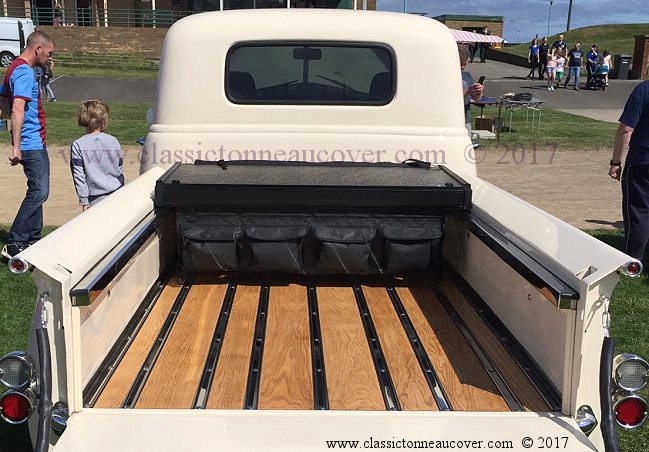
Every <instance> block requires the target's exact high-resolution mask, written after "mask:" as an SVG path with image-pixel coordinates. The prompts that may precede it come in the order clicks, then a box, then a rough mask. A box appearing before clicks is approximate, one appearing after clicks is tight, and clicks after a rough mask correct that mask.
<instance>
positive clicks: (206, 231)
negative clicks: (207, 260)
mask: <svg viewBox="0 0 649 452" xmlns="http://www.w3.org/2000/svg"><path fill="white" fill-rule="evenodd" d="M180 232H181V234H182V236H183V237H185V238H187V239H191V240H198V241H204V242H209V241H233V240H237V239H240V238H241V236H242V235H243V228H242V227H241V225H240V224H222V225H209V226H207V225H192V226H189V227H188V228H186V229H183V230H182V231H180Z"/></svg>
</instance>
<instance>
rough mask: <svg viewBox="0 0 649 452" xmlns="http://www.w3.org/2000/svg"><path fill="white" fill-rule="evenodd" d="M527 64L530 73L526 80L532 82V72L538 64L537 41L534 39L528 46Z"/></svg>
mask: <svg viewBox="0 0 649 452" xmlns="http://www.w3.org/2000/svg"><path fill="white" fill-rule="evenodd" d="M527 62H528V63H529V64H530V72H529V73H528V74H527V78H528V79H530V80H534V72H535V70H536V66H538V64H539V40H538V39H536V38H534V39H532V43H531V44H530V48H529V51H528V52H527Z"/></svg>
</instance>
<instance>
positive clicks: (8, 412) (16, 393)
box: [0, 352, 36, 424]
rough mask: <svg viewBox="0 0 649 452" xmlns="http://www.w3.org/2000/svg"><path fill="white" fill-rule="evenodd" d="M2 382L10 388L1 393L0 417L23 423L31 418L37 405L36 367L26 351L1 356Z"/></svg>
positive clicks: (0, 373) (4, 419)
mask: <svg viewBox="0 0 649 452" xmlns="http://www.w3.org/2000/svg"><path fill="white" fill-rule="evenodd" d="M0 383H2V384H3V385H4V386H6V387H7V388H9V390H8V391H7V392H5V393H4V394H2V395H0V419H2V420H3V421H5V422H8V423H10V424H21V423H23V422H25V421H26V420H27V419H29V416H31V415H32V413H33V412H34V407H35V406H36V394H35V393H34V391H33V388H34V387H35V386H36V369H35V368H34V362H33V360H32V358H31V357H30V356H29V355H28V354H27V353H25V352H11V353H8V354H6V355H5V356H3V357H2V358H0Z"/></svg>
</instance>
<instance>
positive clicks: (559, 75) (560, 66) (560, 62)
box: [553, 47, 566, 88]
mask: <svg viewBox="0 0 649 452" xmlns="http://www.w3.org/2000/svg"><path fill="white" fill-rule="evenodd" d="M553 50H554V52H555V57H556V60H557V69H556V74H555V77H554V78H555V80H556V82H555V84H554V87H555V88H558V87H559V84H560V83H561V80H562V79H563V70H564V67H565V64H566V59H565V58H564V57H563V52H562V51H561V50H560V49H557V48H556V47H553Z"/></svg>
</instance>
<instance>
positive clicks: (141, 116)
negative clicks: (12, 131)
mask: <svg viewBox="0 0 649 452" xmlns="http://www.w3.org/2000/svg"><path fill="white" fill-rule="evenodd" d="M43 106H44V108H45V112H46V114H47V142H48V144H49V145H59V146H65V147H68V146H70V145H71V144H72V142H73V141H74V140H76V139H77V138H79V137H80V136H81V135H83V134H85V131H84V130H83V129H82V128H81V127H79V126H78V125H77V108H78V107H79V104H78V103H76V102H46V103H44V104H43ZM109 107H110V115H109V121H108V129H106V132H107V133H110V134H112V135H114V136H115V137H117V139H118V140H119V142H120V143H121V144H122V145H132V144H135V140H137V139H138V138H140V137H144V136H146V134H147V133H148V131H149V124H148V123H147V122H146V112H147V110H148V109H149V108H151V105H149V104H111V105H109ZM0 143H4V144H10V143H11V137H10V135H9V134H8V133H0Z"/></svg>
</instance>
